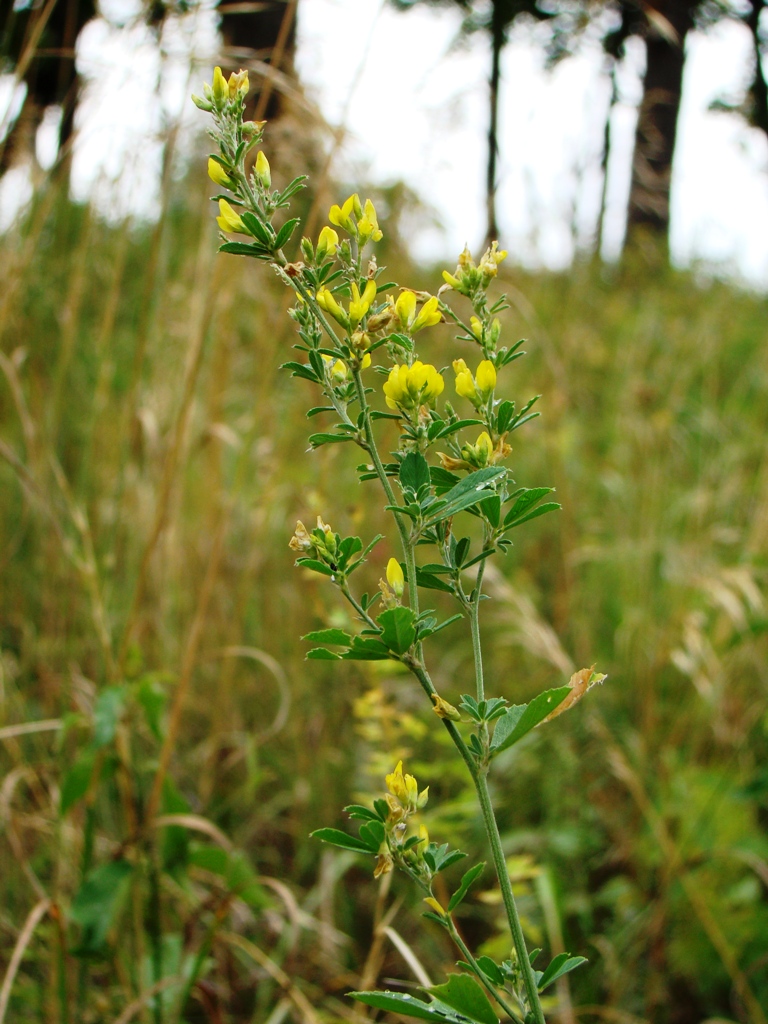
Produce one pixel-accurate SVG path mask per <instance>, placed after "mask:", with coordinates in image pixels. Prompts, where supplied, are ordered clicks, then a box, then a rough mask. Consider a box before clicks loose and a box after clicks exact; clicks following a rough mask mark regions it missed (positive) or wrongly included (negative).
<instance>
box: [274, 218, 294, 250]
mask: <svg viewBox="0 0 768 1024" xmlns="http://www.w3.org/2000/svg"><path fill="white" fill-rule="evenodd" d="M298 223H299V218H298V217H294V218H293V220H287V221H286V222H285V224H283V226H282V227H281V228H280V230H279V231H278V232H277V238H276V239H275V249H282V247H283V246H284V245H285V243H286V242H287V241H288V239H289V238H290V237H291V235H292V234H293V232H294V231H295V230H296V225H297V224H298Z"/></svg>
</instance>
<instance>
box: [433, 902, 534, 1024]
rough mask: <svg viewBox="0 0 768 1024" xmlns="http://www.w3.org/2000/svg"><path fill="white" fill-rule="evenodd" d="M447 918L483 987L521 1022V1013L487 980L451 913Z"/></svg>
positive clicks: (450, 928) (462, 952)
mask: <svg viewBox="0 0 768 1024" xmlns="http://www.w3.org/2000/svg"><path fill="white" fill-rule="evenodd" d="M447 920H448V926H447V927H448V934H449V935H450V936H451V938H452V939H453V941H454V942H455V943H456V945H457V946H458V947H459V949H460V950H461V954H462V956H463V957H464V958H465V959H466V961H467V963H468V964H469V966H470V967H471V968H472V970H473V971H474V972H475V974H476V975H477V979H478V981H479V982H480V983H481V984H482V985H483V987H484V988H485V989H486V991H487V992H489V993H490V994H491V995H492V996H493V998H494V999H495V1000H496V1002H497V1003H498V1004H499V1006H500V1007H501V1008H502V1010H503V1011H504V1012H505V1013H506V1014H508V1015H509V1016H510V1017H511V1018H512V1020H514V1021H517V1022H519V1021H520V1016H519V1014H517V1013H516V1012H515V1011H514V1010H513V1009H512V1007H511V1006H509V1004H508V1003H507V1002H506V1000H505V999H502V997H501V996H500V995H499V993H498V992H497V990H496V989H495V988H494V986H493V985H491V984H490V983H489V982H488V981H487V980H486V977H485V974H484V973H483V971H482V970H481V968H480V965H479V964H478V962H477V961H476V960H475V958H474V957H473V956H472V954H471V953H470V951H469V949H468V948H467V946H466V944H465V942H464V940H463V939H462V937H461V936H460V935H459V933H458V931H457V929H456V925H455V924H454V923H453V918H452V917H450V915H449V916H448V918H447Z"/></svg>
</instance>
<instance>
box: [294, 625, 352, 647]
mask: <svg viewBox="0 0 768 1024" xmlns="http://www.w3.org/2000/svg"><path fill="white" fill-rule="evenodd" d="M301 639H302V640H307V641H308V642H309V643H311V644H338V645H339V646H340V647H349V645H350V644H351V643H352V637H351V636H350V635H349V633H345V632H344V630H343V629H316V630H314V631H313V632H312V633H307V634H306V635H305V636H303V637H302V638H301Z"/></svg>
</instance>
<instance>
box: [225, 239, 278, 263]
mask: <svg viewBox="0 0 768 1024" xmlns="http://www.w3.org/2000/svg"><path fill="white" fill-rule="evenodd" d="M219 252H229V253H232V255H233V256H255V257H256V259H257V260H263V259H268V258H269V257H270V256H271V255H272V254H271V253H270V251H269V249H265V248H264V246H263V245H259V244H258V242H255V243H253V244H252V245H246V243H245V242H224V243H223V244H222V245H220V246H219Z"/></svg>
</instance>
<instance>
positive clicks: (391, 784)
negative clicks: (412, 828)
mask: <svg viewBox="0 0 768 1024" xmlns="http://www.w3.org/2000/svg"><path fill="white" fill-rule="evenodd" d="M384 781H385V782H386V784H387V789H388V790H389V793H388V794H387V804H388V805H389V809H390V812H391V813H392V815H393V817H394V818H395V819H396V820H398V821H399V820H402V819H403V818H407V817H408V816H409V815H411V814H415V813H416V811H420V810H421V808H422V807H424V806H425V804H426V802H427V799H428V797H429V786H427V788H426V789H422V791H421V792H419V786H418V783H417V782H416V779H415V778H414V777H413V775H404V774H403V762H402V761H398V762H397V767H396V768H395V770H394V771H393V772H390V773H389V775H387V776H386V778H385V779H384Z"/></svg>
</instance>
